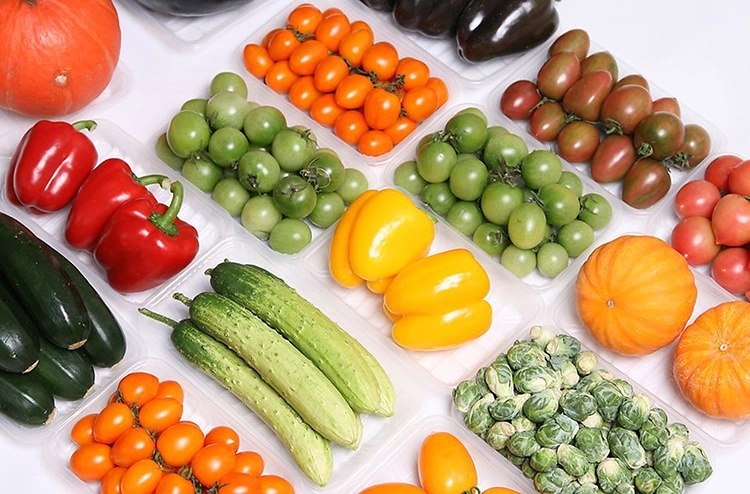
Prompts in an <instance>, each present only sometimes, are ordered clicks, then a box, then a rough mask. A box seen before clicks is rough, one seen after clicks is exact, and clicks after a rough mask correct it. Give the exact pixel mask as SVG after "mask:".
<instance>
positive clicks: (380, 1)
mask: <svg viewBox="0 0 750 494" xmlns="http://www.w3.org/2000/svg"><path fill="white" fill-rule="evenodd" d="M359 1H360V2H362V3H363V4H365V5H367V6H368V7H370V8H371V9H373V10H379V11H381V12H391V11H392V10H393V7H394V5H395V4H396V0H359Z"/></svg>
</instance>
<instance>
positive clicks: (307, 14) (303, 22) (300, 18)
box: [286, 3, 323, 34]
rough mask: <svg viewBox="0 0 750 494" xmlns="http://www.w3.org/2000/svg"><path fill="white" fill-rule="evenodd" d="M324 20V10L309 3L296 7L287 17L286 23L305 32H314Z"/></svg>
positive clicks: (298, 30) (296, 29) (300, 31)
mask: <svg viewBox="0 0 750 494" xmlns="http://www.w3.org/2000/svg"><path fill="white" fill-rule="evenodd" d="M322 20H323V12H321V11H320V9H319V8H317V7H315V6H314V5H312V4H309V3H303V4H302V5H299V6H297V7H295V8H294V10H292V11H291V12H290V13H289V16H288V17H287V19H286V25H287V26H289V27H290V28H292V29H294V30H295V31H297V32H299V33H303V34H312V33H314V32H315V28H316V27H318V24H320V21H322Z"/></svg>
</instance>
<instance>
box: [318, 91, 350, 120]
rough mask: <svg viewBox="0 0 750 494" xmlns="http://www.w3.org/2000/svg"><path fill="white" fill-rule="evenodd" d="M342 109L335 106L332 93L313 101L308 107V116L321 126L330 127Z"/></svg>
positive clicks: (342, 111)
mask: <svg viewBox="0 0 750 494" xmlns="http://www.w3.org/2000/svg"><path fill="white" fill-rule="evenodd" d="M344 111H345V110H344V109H343V108H341V107H340V106H339V105H337V104H336V98H335V96H334V95H333V94H332V93H328V94H324V95H323V96H321V97H320V98H318V99H316V100H315V101H313V104H312V105H311V106H310V116H311V117H312V118H313V120H315V121H316V122H318V123H319V124H321V125H325V126H326V127H331V126H333V124H334V123H335V122H336V119H337V118H338V116H339V115H341V114H342V113H344Z"/></svg>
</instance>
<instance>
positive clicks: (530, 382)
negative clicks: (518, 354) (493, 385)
mask: <svg viewBox="0 0 750 494" xmlns="http://www.w3.org/2000/svg"><path fill="white" fill-rule="evenodd" d="M557 382H559V377H558V376H557V375H556V374H555V373H554V371H553V370H552V369H550V368H549V367H547V366H544V367H541V366H533V367H523V368H521V369H519V370H517V371H516V373H515V374H514V375H513V383H514V384H515V385H516V389H517V390H518V392H519V393H538V392H539V391H542V390H545V389H547V388H551V387H553V385H554V384H555V383H557Z"/></svg>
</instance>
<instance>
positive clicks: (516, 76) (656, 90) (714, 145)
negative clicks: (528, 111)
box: [487, 34, 725, 218]
mask: <svg viewBox="0 0 750 494" xmlns="http://www.w3.org/2000/svg"><path fill="white" fill-rule="evenodd" d="M556 36H559V34H556V35H555V36H553V37H552V38H550V39H549V40H548V41H546V42H545V43H544V44H543V45H542V46H541V47H539V48H538V49H535V50H534V51H532V52H530V53H527V54H526V55H524V56H523V58H522V59H521V60H519V61H518V63H517V64H516V65H514V67H513V69H512V72H510V73H509V74H508V75H507V76H506V77H505V79H504V80H503V81H502V82H501V83H500V84H499V85H498V86H497V87H496V88H495V89H493V90H492V92H491V93H490V95H489V99H488V100H487V105H488V106H490V107H491V108H496V109H497V111H498V112H499V111H500V98H501V97H502V95H503V93H504V92H505V89H506V88H507V87H508V86H510V85H511V84H512V83H514V82H516V81H518V80H520V79H527V80H530V81H536V76H537V73H538V72H539V69H541V67H542V65H544V62H545V61H546V60H547V51H548V50H549V47H550V45H551V44H552V43H553V42H554V40H555V38H556ZM600 51H607V50H606V48H605V47H603V46H600V45H597V44H596V43H594V42H592V43H591V48H590V49H589V54H591V53H597V52H600ZM612 55H613V56H614V57H615V60H616V61H617V66H618V69H619V77H620V78H622V77H623V76H626V75H629V74H641V75H643V76H644V77H645V78H646V79H647V80H648V79H649V76H648V74H643V73H642V72H639V71H638V70H637V69H636V68H634V67H632V66H631V65H629V64H628V63H626V62H624V61H623V60H621V59H620V58H618V57H617V54H616V53H612ZM649 86H650V93H651V95H652V98H653V99H654V100H656V99H658V98H662V97H668V96H669V97H671V96H672V94H670V93H669V92H668V91H665V90H664V89H662V88H660V87H658V86H656V85H654V84H652V83H651V81H649ZM679 104H680V109H681V112H682V121H683V122H684V123H685V124H691V123H692V124H698V125H701V126H702V127H703V128H705V129H706V131H708V133H709V134H710V136H711V153H714V152H716V151H717V150H721V149H722V148H723V146H724V142H725V137H724V134H723V133H722V132H721V131H719V129H718V128H716V126H714V125H713V124H712V123H710V122H708V121H706V120H705V119H704V118H703V117H701V116H700V115H698V114H697V113H695V112H694V111H693V110H691V109H690V107H689V106H687V105H685V102H683V101H679ZM515 123H516V124H517V125H518V126H519V127H521V128H523V130H524V132H526V133H527V134H528V135H529V136H531V134H530V133H529V124H528V120H517V121H515ZM531 139H533V140H534V141H536V142H537V143H539V144H541V146H543V147H544V148H547V149H551V150H553V151H554V150H555V147H556V146H555V143H554V142H546V143H545V142H541V141H537V140H536V138H534V137H533V136H531ZM707 163H708V159H704V160H703V161H702V162H700V163H699V164H698V165H696V167H695V168H703V167H705V166H706V164H707ZM575 167H576V169H578V170H579V171H580V172H581V174H585V175H586V176H588V177H591V172H590V170H589V166H588V163H582V164H576V165H575ZM691 171H692V170H682V169H678V168H675V167H670V176H671V178H672V187H671V188H670V189H669V192H668V193H667V195H666V196H665V197H663V198H662V199H661V201H659V203H657V204H655V205H653V206H651V207H649V208H646V209H636V208H633V207H632V206H630V205H628V204H625V202H624V201H622V199H620V197H621V192H622V180H620V181H617V182H613V183H610V184H601V185H602V186H603V187H604V188H605V189H607V190H608V191H610V192H611V193H612V195H613V196H615V197H616V198H617V200H618V201H620V204H622V205H623V208H624V209H625V210H627V211H628V212H630V213H633V215H634V216H636V215H637V216H641V217H644V218H645V217H647V216H649V215H651V214H653V210H654V209H655V208H656V207H658V204H660V203H662V202H669V201H670V199H671V198H672V197H673V196H674V194H676V192H677V190H678V189H679V188H680V186H681V185H682V184H683V183H685V181H686V180H687V177H688V176H689V175H690V173H691Z"/></svg>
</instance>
